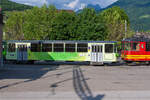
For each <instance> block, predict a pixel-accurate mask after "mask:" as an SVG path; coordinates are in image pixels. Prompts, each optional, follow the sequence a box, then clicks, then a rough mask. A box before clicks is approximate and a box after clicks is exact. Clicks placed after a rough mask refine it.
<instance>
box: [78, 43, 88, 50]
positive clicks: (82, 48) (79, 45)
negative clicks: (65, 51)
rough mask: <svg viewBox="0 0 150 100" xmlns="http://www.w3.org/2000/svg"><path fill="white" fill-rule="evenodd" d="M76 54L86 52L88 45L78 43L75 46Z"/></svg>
mask: <svg viewBox="0 0 150 100" xmlns="http://www.w3.org/2000/svg"><path fill="white" fill-rule="evenodd" d="M77 52H88V44H87V43H78V44H77Z"/></svg>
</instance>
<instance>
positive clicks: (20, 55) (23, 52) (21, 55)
mask: <svg viewBox="0 0 150 100" xmlns="http://www.w3.org/2000/svg"><path fill="white" fill-rule="evenodd" d="M17 46H18V47H17V60H18V61H26V60H27V59H28V55H27V54H28V53H27V44H18V45H17Z"/></svg>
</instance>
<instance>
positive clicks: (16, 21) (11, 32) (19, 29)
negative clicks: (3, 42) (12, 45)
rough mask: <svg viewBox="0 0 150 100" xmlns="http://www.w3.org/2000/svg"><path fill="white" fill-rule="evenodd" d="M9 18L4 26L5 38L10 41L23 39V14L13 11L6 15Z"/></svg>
mask: <svg viewBox="0 0 150 100" xmlns="http://www.w3.org/2000/svg"><path fill="white" fill-rule="evenodd" d="M8 16H9V18H8V20H7V21H6V24H5V28H4V31H5V34H6V35H5V38H6V39H7V40H10V39H16V40H20V39H24V32H23V24H24V13H23V12H18V11H14V12H11V13H9V14H8Z"/></svg>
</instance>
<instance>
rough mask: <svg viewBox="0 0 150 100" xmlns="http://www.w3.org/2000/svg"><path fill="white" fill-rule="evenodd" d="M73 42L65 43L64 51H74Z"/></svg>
mask: <svg viewBox="0 0 150 100" xmlns="http://www.w3.org/2000/svg"><path fill="white" fill-rule="evenodd" d="M75 50H76V49H75V44H66V45H65V51H66V52H75Z"/></svg>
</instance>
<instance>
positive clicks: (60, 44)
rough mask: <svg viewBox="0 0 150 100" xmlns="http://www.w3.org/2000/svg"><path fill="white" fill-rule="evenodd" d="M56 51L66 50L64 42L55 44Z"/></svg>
mask: <svg viewBox="0 0 150 100" xmlns="http://www.w3.org/2000/svg"><path fill="white" fill-rule="evenodd" d="M54 52H64V44H63V43H55V44H54Z"/></svg>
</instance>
